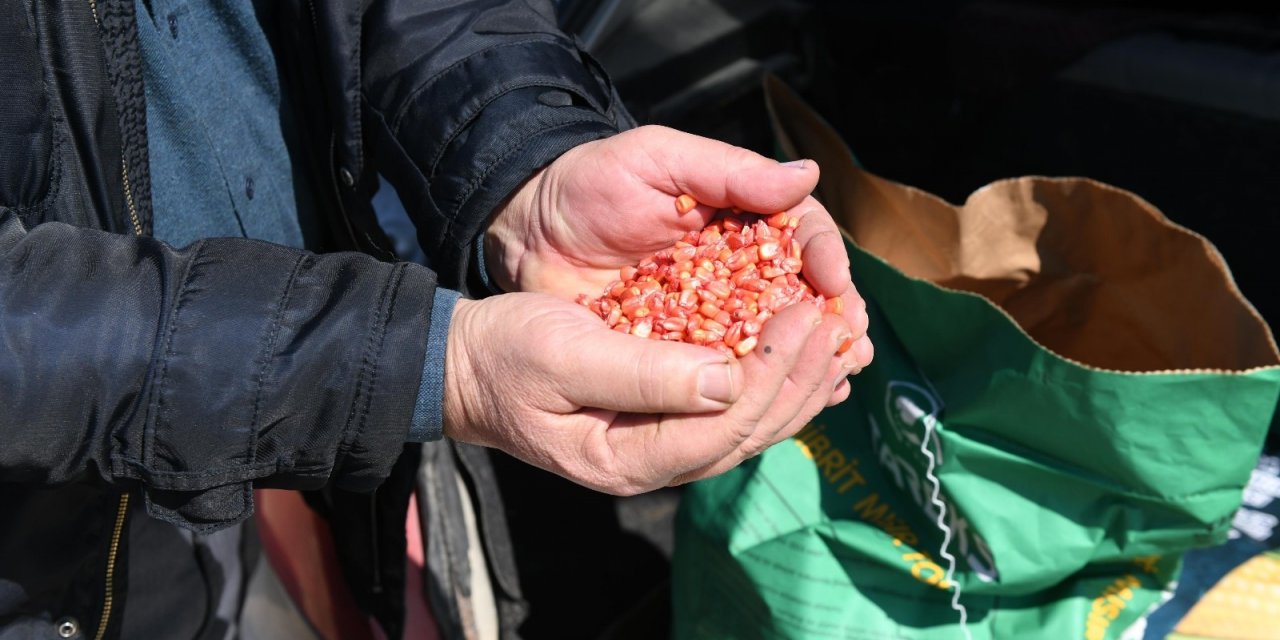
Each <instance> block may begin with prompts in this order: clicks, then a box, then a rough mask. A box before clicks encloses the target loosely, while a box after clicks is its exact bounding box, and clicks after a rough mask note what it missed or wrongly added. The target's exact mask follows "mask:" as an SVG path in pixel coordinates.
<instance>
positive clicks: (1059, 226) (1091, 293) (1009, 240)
mask: <svg viewBox="0 0 1280 640" xmlns="http://www.w3.org/2000/svg"><path fill="white" fill-rule="evenodd" d="M764 85H765V86H764V89H765V98H766V103H767V107H768V111H769V116H770V119H771V120H772V123H773V127H774V132H775V137H776V138H777V139H778V141H779V143H780V145H781V146H782V151H783V154H784V155H786V156H788V157H790V158H800V157H804V158H810V159H813V160H815V161H817V163H818V164H819V166H820V167H821V169H822V178H821V180H820V181H819V183H818V188H817V190H816V192H815V195H816V196H817V197H818V199H819V200H820V201H822V202H823V204H824V205H825V206H826V207H827V208H828V210H829V211H830V212H831V214H832V216H833V217H834V218H835V219H836V222H837V224H838V225H839V226H840V227H841V231H842V233H844V235H845V237H846V238H847V239H848V240H849V241H850V242H852V243H853V244H855V245H857V246H858V247H859V248H861V249H863V250H864V251H866V252H868V253H870V254H871V255H872V256H874V257H876V258H878V259H879V260H881V261H883V262H884V263H886V264H888V265H889V266H890V267H892V268H893V269H895V270H897V271H899V272H900V273H902V274H903V275H904V276H906V277H908V278H911V279H913V280H917V281H921V282H925V283H928V284H930V285H932V286H934V287H937V288H939V289H941V290H943V291H948V292H958V293H965V294H971V295H976V296H979V297H981V298H982V299H984V300H986V301H987V302H988V303H990V304H991V305H992V306H993V307H995V308H996V309H997V310H999V311H1000V312H1001V313H1003V314H1004V315H1005V316H1006V317H1007V318H1008V319H1009V320H1010V321H1011V322H1013V323H1014V324H1015V325H1016V326H1017V327H1018V329H1019V330H1020V331H1022V333H1023V334H1024V335H1026V336H1027V338H1028V339H1029V340H1031V341H1032V342H1034V343H1036V344H1037V345H1038V346H1040V347H1041V348H1043V349H1044V350H1045V351H1047V352H1049V353H1051V354H1053V355H1055V356H1057V357H1059V358H1062V359H1064V360H1067V361H1070V362H1072V363H1074V364H1077V365H1079V366H1082V367H1086V368H1089V369H1096V370H1103V371H1114V372H1120V373H1191V372H1220V373H1249V372H1252V371H1256V370H1259V369H1267V368H1273V367H1280V349H1277V346H1276V342H1275V339H1274V337H1273V336H1272V334H1271V331H1270V329H1269V327H1268V326H1267V324H1266V322H1265V321H1264V320H1263V318H1262V316H1261V315H1260V314H1259V313H1258V311H1257V310H1256V309H1255V308H1254V307H1253V305H1252V304H1251V303H1249V301H1248V300H1247V299H1245V297H1244V295H1243V294H1242V293H1241V292H1240V290H1239V288H1238V287H1237V285H1236V283H1235V280H1234V279H1233V278H1232V276H1231V272H1230V269H1229V268H1228V266H1227V264H1226V262H1225V260H1224V259H1223V258H1222V255H1221V254H1220V253H1219V252H1218V250H1217V248H1215V247H1214V246H1213V244H1212V243H1211V242H1209V240H1208V239H1207V238H1205V237H1204V236H1202V235H1200V234H1198V233H1196V232H1194V231H1192V230H1190V229H1187V228H1185V227H1183V226H1181V225H1178V224H1176V223H1174V222H1173V221H1171V220H1169V219H1168V218H1167V217H1166V216H1165V215H1164V214H1163V213H1161V212H1160V211H1159V209H1157V208H1156V207H1155V206H1153V205H1151V204H1150V203H1148V202H1147V201H1145V200H1143V199H1142V198H1140V197H1139V196H1137V195H1135V194H1133V193H1131V192H1129V191H1125V190H1123V189H1120V188H1118V187H1114V186H1111V185H1108V184H1104V183H1102V182H1098V181H1096V180H1093V179H1090V178H1080V177H1044V176H1024V177H1018V178H1007V179H1003V180H997V181H995V182H992V183H990V184H988V185H986V186H983V187H981V188H979V189H978V190H976V191H974V192H973V193H972V194H970V195H969V197H968V198H967V199H966V201H965V203H964V204H962V205H959V206H957V205H953V204H951V203H949V202H947V201H946V200H944V199H942V198H940V197H938V196H935V195H933V194H930V193H928V192H926V191H923V190H921V189H917V188H915V187H911V186H908V185H903V184H900V183H897V182H893V181H891V180H887V179H884V178H880V177H879V176H875V175H874V174H871V173H870V172H867V171H865V170H863V169H861V168H860V167H858V166H857V164H856V162H855V160H854V158H853V155H852V153H851V152H850V151H849V149H848V146H847V145H846V144H845V143H844V141H843V139H841V138H840V136H839V134H838V133H836V131H835V130H834V128H832V127H831V125H829V124H828V123H827V122H826V121H825V120H824V119H823V118H822V116H820V115H819V114H818V113H817V112H815V111H814V110H813V109H812V108H811V107H810V106H809V105H808V104H806V103H805V102H804V100H803V99H802V98H800V97H799V96H798V95H797V94H796V93H795V92H794V91H792V90H791V89H790V88H789V87H787V86H786V85H785V84H784V83H783V82H782V81H781V80H779V79H777V78H776V77H773V76H767V77H766V78H765V81H764ZM853 275H854V282H855V284H856V283H857V274H856V273H855V274H853Z"/></svg>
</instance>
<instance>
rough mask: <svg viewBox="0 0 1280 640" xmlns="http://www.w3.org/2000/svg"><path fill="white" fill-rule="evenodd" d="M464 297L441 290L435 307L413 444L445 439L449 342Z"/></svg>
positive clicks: (412, 429) (412, 425) (411, 429)
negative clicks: (455, 311) (456, 308)
mask: <svg viewBox="0 0 1280 640" xmlns="http://www.w3.org/2000/svg"><path fill="white" fill-rule="evenodd" d="M461 297H462V294H460V293H458V292H457V291H452V290H450V289H445V288H438V289H436V293H435V300H434V302H432V304H431V324H430V326H429V327H428V328H427V357H426V358H424V359H423V362H422V383H421V384H420V385H419V386H418V401H417V402H415V403H414V405H413V419H412V420H411V421H410V422H409V442H434V441H436V440H439V439H441V438H443V437H444V357H445V345H446V344H447V343H448V340H449V322H450V320H452V319H453V306H454V304H456V303H457V302H458V298H461Z"/></svg>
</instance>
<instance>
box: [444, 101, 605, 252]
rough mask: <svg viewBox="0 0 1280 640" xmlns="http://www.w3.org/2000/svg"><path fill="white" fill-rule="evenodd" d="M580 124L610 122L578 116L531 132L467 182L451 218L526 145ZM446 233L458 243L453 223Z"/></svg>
mask: <svg viewBox="0 0 1280 640" xmlns="http://www.w3.org/2000/svg"><path fill="white" fill-rule="evenodd" d="M591 113H592V115H596V116H599V114H597V113H595V112H591ZM580 124H597V125H606V126H608V123H607V122H606V121H604V120H602V119H591V118H576V119H574V120H570V121H568V122H563V123H560V124H556V125H553V126H550V127H547V128H545V129H540V130H538V131H536V132H534V133H532V134H530V135H529V136H526V137H525V138H524V139H522V140H520V141H519V142H517V143H516V144H514V145H512V146H511V148H509V149H507V150H506V151H504V152H503V153H502V154H501V155H500V156H498V157H497V158H496V159H494V161H493V162H492V163H490V164H489V166H488V167H486V168H485V170H484V171H482V172H481V173H480V175H478V176H476V177H474V178H472V179H471V181H470V182H468V183H467V186H466V188H465V189H463V191H462V193H461V194H460V195H461V197H460V198H459V199H458V206H457V208H456V209H455V210H454V214H455V215H454V216H450V220H452V218H455V217H457V212H459V211H462V210H463V209H465V208H466V207H467V203H469V202H470V201H471V197H472V196H474V195H475V193H476V190H477V189H479V188H480V185H481V184H483V183H484V181H485V180H487V179H488V178H489V175H490V174H492V173H493V172H494V171H495V170H497V168H498V167H500V166H501V165H502V164H503V163H504V162H506V161H507V160H508V159H509V158H511V156H513V155H515V154H516V153H519V152H520V151H523V150H524V149H525V147H527V146H529V143H531V142H533V141H534V140H535V139H537V138H539V137H541V136H543V135H546V134H547V133H550V132H552V131H556V130H558V129H564V128H566V127H572V126H576V125H580ZM445 233H446V234H448V236H449V238H450V239H451V240H452V241H453V242H455V243H456V242H457V241H458V239H457V238H455V237H453V236H454V234H453V224H452V223H450V224H449V225H447V226H446V228H445ZM464 241H466V242H469V241H470V239H469V238H468V239H465V240H464Z"/></svg>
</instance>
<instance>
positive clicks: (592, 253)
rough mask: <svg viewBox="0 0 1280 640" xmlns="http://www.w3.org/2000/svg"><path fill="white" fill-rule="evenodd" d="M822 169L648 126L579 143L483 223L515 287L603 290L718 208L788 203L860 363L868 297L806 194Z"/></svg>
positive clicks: (849, 359) (496, 264) (496, 272)
mask: <svg viewBox="0 0 1280 640" xmlns="http://www.w3.org/2000/svg"><path fill="white" fill-rule="evenodd" d="M818 173H819V172H818V167H817V164H816V163H814V162H813V161H812V160H801V161H797V162H794V163H787V164H779V163H777V162H775V161H773V160H770V159H769V158H766V157H764V156H761V155H759V154H756V153H753V152H751V151H748V150H746V149H742V148H739V147H734V146H732V145H728V144H725V143H722V142H717V141H714V140H709V139H707V138H701V137H698V136H694V135H690V134H687V133H682V132H679V131H676V130H674V129H668V128H664V127H657V126H649V127H641V128H639V129H635V130H632V131H628V132H625V133H622V134H619V135H617V136H614V137H612V138H608V139H605V140H599V141H596V142H591V143H587V144H584V145H581V146H579V147H577V148H575V149H572V150H570V151H568V152H566V153H565V154H564V155H562V156H561V157H560V158H559V159H557V160H556V161H555V162H553V163H552V164H551V165H550V166H548V167H547V168H546V169H544V170H543V171H541V172H539V173H538V174H537V175H535V176H534V177H533V178H531V179H530V180H529V181H528V182H527V183H526V184H525V185H523V186H522V187H521V188H520V189H519V190H518V191H517V193H516V194H514V195H513V196H512V198H511V199H510V200H509V202H508V203H507V205H506V206H505V207H504V208H503V210H502V211H500V212H499V214H498V215H497V216H496V217H495V219H494V220H493V222H492V223H491V225H490V227H489V229H488V231H487V233H486V236H485V247H486V255H487V256H488V264H489V269H490V271H491V273H492V274H493V276H494V278H495V279H496V280H497V282H498V284H499V285H500V286H501V287H503V288H504V289H506V290H508V291H538V292H545V293H551V294H554V295H557V296H559V297H562V298H565V299H573V298H574V297H575V296H577V295H578V294H580V293H587V294H590V295H598V294H599V292H600V291H601V290H602V289H603V288H604V287H605V286H606V285H607V284H609V283H610V282H611V281H613V280H616V279H617V277H618V268H619V267H622V266H624V265H634V264H636V263H637V262H639V261H640V260H641V259H642V258H644V257H646V256H648V255H650V254H652V253H654V252H656V251H658V250H660V249H662V248H665V247H668V246H670V245H671V244H672V243H673V242H675V241H676V240H678V239H679V238H680V237H681V236H683V235H684V234H685V233H686V232H688V231H690V230H693V229H700V228H702V227H703V226H705V225H706V224H707V222H709V221H710V219H711V218H712V217H713V216H714V215H715V214H716V212H717V211H718V210H721V209H725V208H730V207H737V208H740V209H742V210H744V211H752V212H760V213H774V212H777V211H787V212H788V213H789V214H791V215H794V216H797V217H799V218H800V221H801V222H800V227H799V228H798V229H797V230H796V236H795V237H796V239H797V240H799V241H800V243H801V247H802V251H803V253H804V259H805V265H804V272H803V273H804V276H805V278H806V279H808V281H809V282H810V283H811V284H812V285H813V286H814V287H815V288H816V289H817V291H818V292H819V293H821V294H822V295H824V296H825V297H828V298H832V297H836V296H841V297H843V298H844V300H845V305H844V318H845V321H846V322H847V323H848V325H849V326H850V327H851V328H852V329H853V331H854V334H853V335H854V337H855V338H857V342H855V344H854V346H853V348H852V349H850V350H849V352H848V353H847V354H845V356H844V360H845V362H846V363H848V364H851V365H852V368H853V369H855V370H859V369H861V368H862V367H864V366H866V364H867V363H869V362H870V361H871V357H872V348H871V343H870V341H869V340H867V339H866V336H865V332H866V326H867V317H866V305H865V303H864V302H863V300H862V298H861V297H860V296H859V295H858V293H857V290H856V289H855V288H854V286H853V282H852V281H851V279H850V276H849V262H848V257H847V255H846V254H845V249H844V244H843V241H842V240H841V237H840V233H839V231H838V230H837V228H836V225H835V222H834V221H832V219H831V215H830V214H829V213H827V211H826V209H825V208H823V207H822V205H821V204H819V203H818V202H817V201H816V200H814V199H813V198H812V197H810V196H809V193H810V192H812V190H813V188H814V186H815V185H816V184H817V181H818ZM686 193H687V194H690V195H692V196H693V197H694V198H695V199H696V200H697V201H698V202H699V203H701V204H699V206H698V207H697V208H696V209H694V210H693V211H691V212H689V213H686V214H683V215H681V214H679V213H677V211H676V208H675V205H674V202H675V198H676V197H677V196H678V195H680V194H686Z"/></svg>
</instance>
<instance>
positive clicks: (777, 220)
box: [764, 212, 790, 229]
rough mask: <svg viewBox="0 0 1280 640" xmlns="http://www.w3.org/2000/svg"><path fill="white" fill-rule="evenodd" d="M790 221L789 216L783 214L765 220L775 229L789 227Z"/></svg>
mask: <svg viewBox="0 0 1280 640" xmlns="http://www.w3.org/2000/svg"><path fill="white" fill-rule="evenodd" d="M788 220H790V217H789V216H787V214H785V213H782V212H778V213H775V214H773V215H771V216H769V217H768V218H765V219H764V221H765V224H767V225H769V226H771V227H773V228H774V229H782V228H785V227H786V226H787V222H788Z"/></svg>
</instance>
